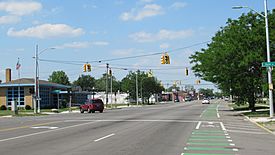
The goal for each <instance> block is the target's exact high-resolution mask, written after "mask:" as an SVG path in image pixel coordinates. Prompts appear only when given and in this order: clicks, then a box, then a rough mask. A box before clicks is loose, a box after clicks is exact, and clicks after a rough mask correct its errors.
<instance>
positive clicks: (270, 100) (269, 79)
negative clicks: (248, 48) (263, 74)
mask: <svg viewBox="0 0 275 155" xmlns="http://www.w3.org/2000/svg"><path fill="white" fill-rule="evenodd" d="M243 8H248V9H250V10H252V11H254V12H256V13H257V14H259V15H260V16H262V17H264V18H265V32H266V55H267V62H270V47H269V32H268V17H267V0H264V9H265V14H264V15H263V14H261V13H259V12H257V11H255V10H254V9H252V8H250V7H248V6H234V7H232V9H243ZM271 70H272V69H271V67H268V72H267V74H268V85H269V89H268V94H269V116H270V117H271V118H272V117H273V116H274V107H273V94H272V89H273V84H272V74H271Z"/></svg>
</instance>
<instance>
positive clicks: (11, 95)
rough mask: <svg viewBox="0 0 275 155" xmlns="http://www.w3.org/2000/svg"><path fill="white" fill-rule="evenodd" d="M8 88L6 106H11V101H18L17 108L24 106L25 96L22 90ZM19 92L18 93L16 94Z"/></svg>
mask: <svg viewBox="0 0 275 155" xmlns="http://www.w3.org/2000/svg"><path fill="white" fill-rule="evenodd" d="M19 89H20V90H18V87H10V88H8V91H7V106H11V102H12V101H18V102H17V106H22V107H23V106H24V105H25V95H24V88H22V87H19ZM18 92H19V93H18Z"/></svg>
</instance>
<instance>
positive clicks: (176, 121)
mask: <svg viewBox="0 0 275 155" xmlns="http://www.w3.org/2000/svg"><path fill="white" fill-rule="evenodd" d="M91 121H94V122H164V123H166V122H173V123H198V122H199V121H197V120H171V119H163V120H146V119H145V120H139V119H136V120H135V119H134V120H123V119H121V120H120V119H118V120H65V121H64V122H91ZM201 122H202V123H207V122H208V121H201ZM214 123H219V122H214Z"/></svg>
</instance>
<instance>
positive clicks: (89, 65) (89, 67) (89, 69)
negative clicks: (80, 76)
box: [86, 64, 92, 72]
mask: <svg viewBox="0 0 275 155" xmlns="http://www.w3.org/2000/svg"><path fill="white" fill-rule="evenodd" d="M86 65H87V71H88V72H91V71H92V66H91V64H86Z"/></svg>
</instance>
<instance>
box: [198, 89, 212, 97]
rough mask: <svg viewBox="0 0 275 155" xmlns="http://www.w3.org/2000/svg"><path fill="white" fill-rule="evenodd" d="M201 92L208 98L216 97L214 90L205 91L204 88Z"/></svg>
mask: <svg viewBox="0 0 275 155" xmlns="http://www.w3.org/2000/svg"><path fill="white" fill-rule="evenodd" d="M199 92H200V94H203V95H204V96H206V97H210V96H214V92H213V89H208V88H207V89H204V88H201V89H199Z"/></svg>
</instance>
